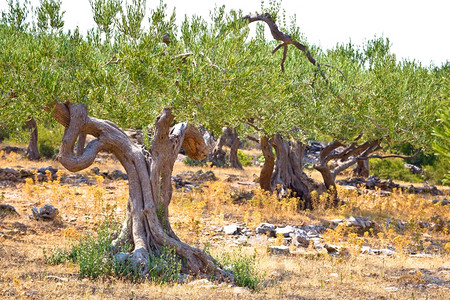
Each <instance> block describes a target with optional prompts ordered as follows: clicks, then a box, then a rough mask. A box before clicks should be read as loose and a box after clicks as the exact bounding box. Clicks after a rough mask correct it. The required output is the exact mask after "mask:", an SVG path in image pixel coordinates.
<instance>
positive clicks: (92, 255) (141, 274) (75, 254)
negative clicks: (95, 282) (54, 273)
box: [44, 214, 181, 283]
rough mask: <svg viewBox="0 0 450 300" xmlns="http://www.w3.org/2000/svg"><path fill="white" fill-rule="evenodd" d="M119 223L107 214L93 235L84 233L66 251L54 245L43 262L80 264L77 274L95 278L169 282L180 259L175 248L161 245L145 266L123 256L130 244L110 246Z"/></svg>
mask: <svg viewBox="0 0 450 300" xmlns="http://www.w3.org/2000/svg"><path fill="white" fill-rule="evenodd" d="M119 229H120V223H119V222H118V221H117V220H116V218H115V217H114V215H112V214H109V215H107V216H106V217H105V220H104V221H103V222H102V223H101V224H100V225H99V227H98V228H97V232H96V235H95V236H92V235H86V236H84V237H82V238H81V239H80V240H79V241H77V242H76V243H75V244H74V245H73V246H72V248H71V249H70V250H63V249H60V248H54V249H51V250H50V253H49V254H47V253H46V252H44V260H45V263H47V264H51V265H57V264H63V263H66V262H73V263H76V264H78V265H79V267H80V272H79V274H80V276H81V277H89V278H92V279H93V278H97V277H101V276H115V277H119V278H125V279H129V280H131V281H137V280H141V279H145V278H146V279H149V280H151V281H154V282H157V283H165V282H173V281H176V280H177V279H178V277H179V274H180V270H181V261H180V260H179V259H178V257H177V255H176V253H175V249H170V248H169V247H163V248H162V249H159V252H158V254H155V255H153V256H152V257H149V260H148V262H147V263H146V264H145V265H141V264H136V263H135V262H133V261H132V260H129V259H124V258H123V256H128V255H127V254H125V253H129V252H131V251H132V248H133V247H132V245H131V244H129V243H128V244H124V245H119V247H117V248H115V249H113V247H112V242H113V240H114V238H115V236H116V235H117V232H119Z"/></svg>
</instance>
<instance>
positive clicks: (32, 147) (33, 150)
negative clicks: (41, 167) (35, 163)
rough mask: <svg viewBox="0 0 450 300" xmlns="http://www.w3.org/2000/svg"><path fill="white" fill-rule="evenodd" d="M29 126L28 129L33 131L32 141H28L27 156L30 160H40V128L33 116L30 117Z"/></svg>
mask: <svg viewBox="0 0 450 300" xmlns="http://www.w3.org/2000/svg"><path fill="white" fill-rule="evenodd" d="M26 124H27V127H28V130H29V131H30V133H31V136H30V141H29V143H28V147H27V158H28V159H29V160H38V159H40V158H41V155H40V154H39V149H38V128H37V124H36V120H35V119H33V118H30V119H29V120H27V123H26Z"/></svg>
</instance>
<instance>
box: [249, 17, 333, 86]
mask: <svg viewBox="0 0 450 300" xmlns="http://www.w3.org/2000/svg"><path fill="white" fill-rule="evenodd" d="M244 19H246V20H248V22H249V23H252V22H256V21H262V22H265V23H266V24H267V25H268V26H269V28H270V32H271V34H272V37H273V38H274V39H275V40H277V41H281V42H283V43H282V44H280V45H278V46H277V47H276V48H275V49H273V51H272V54H274V53H275V52H277V51H278V50H279V49H280V48H281V47H284V50H283V58H282V60H281V70H282V71H284V62H285V61H286V55H287V47H288V45H293V46H295V47H296V48H297V49H299V50H300V51H302V52H304V53H305V54H306V57H307V58H308V60H309V62H310V63H312V64H313V65H315V66H317V69H318V71H319V73H320V75H321V76H322V77H323V79H325V80H326V81H328V79H327V77H326V76H325V73H323V72H322V71H321V70H320V63H318V62H317V61H316V59H315V58H314V57H312V55H311V52H309V50H308V49H307V48H306V46H305V45H303V44H302V43H300V42H298V41H295V40H293V39H292V37H291V36H290V35H288V34H285V33H283V32H281V31H280V30H279V29H278V26H277V24H276V23H275V22H274V21H273V20H272V17H271V16H270V14H268V13H265V14H264V15H259V14H253V15H247V16H245V17H244Z"/></svg>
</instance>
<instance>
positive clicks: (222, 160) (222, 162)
mask: <svg viewBox="0 0 450 300" xmlns="http://www.w3.org/2000/svg"><path fill="white" fill-rule="evenodd" d="M228 131H229V128H228V127H223V128H222V135H221V136H220V138H219V139H218V140H217V142H216V145H215V146H214V149H213V151H212V154H211V158H210V162H211V165H212V166H216V167H225V166H226V152H225V150H223V146H225V144H226V140H227V136H228Z"/></svg>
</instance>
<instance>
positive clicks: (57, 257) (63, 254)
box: [44, 248, 72, 265]
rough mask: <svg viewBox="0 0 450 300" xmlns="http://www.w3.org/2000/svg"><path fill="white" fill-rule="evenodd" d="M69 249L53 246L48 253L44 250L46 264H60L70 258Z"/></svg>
mask: <svg viewBox="0 0 450 300" xmlns="http://www.w3.org/2000/svg"><path fill="white" fill-rule="evenodd" d="M71 254H72V252H71V251H68V250H63V249H59V248H54V249H51V250H50V255H48V254H47V252H46V251H45V250H44V261H45V263H46V264H48V265H60V264H63V263H65V262H67V261H69V260H70V258H71Z"/></svg>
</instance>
